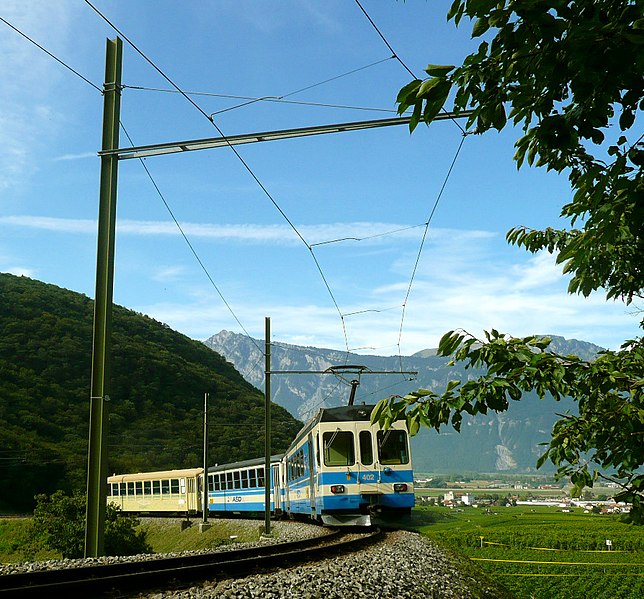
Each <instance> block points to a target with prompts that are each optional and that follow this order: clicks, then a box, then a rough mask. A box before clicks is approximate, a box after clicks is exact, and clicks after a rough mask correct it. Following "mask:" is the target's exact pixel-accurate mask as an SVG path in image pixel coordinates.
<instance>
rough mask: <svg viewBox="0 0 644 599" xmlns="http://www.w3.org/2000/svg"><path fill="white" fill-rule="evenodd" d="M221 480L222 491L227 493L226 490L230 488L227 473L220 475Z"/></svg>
mask: <svg viewBox="0 0 644 599" xmlns="http://www.w3.org/2000/svg"><path fill="white" fill-rule="evenodd" d="M219 479H220V482H221V490H222V491H225V490H226V489H227V488H228V487H227V486H226V473H225V472H222V473H221V474H220V475H219Z"/></svg>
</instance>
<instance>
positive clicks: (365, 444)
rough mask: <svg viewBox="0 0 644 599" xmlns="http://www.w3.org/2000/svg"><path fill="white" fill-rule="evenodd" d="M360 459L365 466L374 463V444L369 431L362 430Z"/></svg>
mask: <svg viewBox="0 0 644 599" xmlns="http://www.w3.org/2000/svg"><path fill="white" fill-rule="evenodd" d="M360 461H361V462H362V463H363V464H364V465H365V466H370V465H371V464H373V445H372V444H371V433H370V432H369V431H360Z"/></svg>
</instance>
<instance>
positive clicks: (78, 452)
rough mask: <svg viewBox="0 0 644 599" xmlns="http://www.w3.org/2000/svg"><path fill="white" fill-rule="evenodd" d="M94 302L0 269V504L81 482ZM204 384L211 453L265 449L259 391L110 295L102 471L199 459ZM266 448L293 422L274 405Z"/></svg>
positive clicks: (282, 444) (224, 455)
mask: <svg viewBox="0 0 644 599" xmlns="http://www.w3.org/2000/svg"><path fill="white" fill-rule="evenodd" d="M92 320H93V302H92V301H91V300H90V299H89V298H87V297H86V296H84V295H80V294H78V293H73V292H71V291H67V290H64V289H61V288H58V287H55V286H53V285H47V284H44V283H41V282H39V281H35V280H32V279H28V278H25V277H16V276H13V275H9V274H0V481H1V483H2V484H0V509H18V510H21V509H23V510H24V509H28V508H29V507H30V506H31V500H32V499H33V496H34V494H36V493H40V492H51V491H53V490H55V489H64V490H74V489H78V490H84V488H85V481H86V462H87V438H88V421H89V390H90V381H89V377H90V363H91V344H92ZM206 392H208V393H210V405H209V419H210V435H209V439H210V456H211V461H212V463H216V462H219V463H221V462H224V461H229V460H237V459H245V458H250V457H256V456H259V455H262V454H263V451H264V435H263V420H264V400H263V395H262V393H261V392H260V391H258V390H257V389H256V388H255V387H253V386H252V385H251V384H249V383H247V382H246V381H245V380H244V379H243V378H242V377H241V375H240V374H239V373H238V372H237V371H236V370H235V369H234V367H233V366H232V365H231V364H230V363H228V362H226V360H225V359H224V358H222V357H221V356H220V355H218V354H217V353H215V352H213V351H211V350H210V349H208V348H207V347H205V346H204V345H203V344H202V343H200V342H198V341H194V340H192V339H189V338H188V337H186V336H184V335H182V334H180V333H177V332H176V331H173V330H171V329H170V328H169V327H167V326H166V325H164V324H162V323H160V322H157V321H155V320H153V319H151V318H148V317H146V316H144V315H142V314H137V313H135V312H132V311H130V310H126V309H124V308H121V307H118V306H115V308H114V325H113V365H112V393H111V397H110V401H109V402H107V404H106V405H107V410H108V413H109V433H108V437H107V440H108V441H107V444H108V452H109V454H108V455H109V459H108V469H109V472H110V473H112V472H131V471H141V470H156V469H166V468H182V467H194V466H200V465H201V464H202V462H203V458H202V447H203V445H202V434H203V433H202V431H203V424H202V423H203V401H204V393H206ZM272 418H273V427H272V430H273V441H272V443H273V449H274V451H275V452H277V451H282V450H284V449H285V448H286V447H287V446H288V444H289V442H290V440H291V439H292V438H293V436H294V434H295V433H296V432H297V431H298V430H299V427H300V426H301V423H299V422H298V421H297V420H295V419H294V418H293V417H292V416H291V415H290V414H289V413H288V412H287V411H286V410H285V409H283V408H281V407H279V406H277V405H273V406H272Z"/></svg>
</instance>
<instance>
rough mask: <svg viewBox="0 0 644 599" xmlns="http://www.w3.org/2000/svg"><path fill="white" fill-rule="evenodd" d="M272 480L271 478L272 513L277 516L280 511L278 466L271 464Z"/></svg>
mask: <svg viewBox="0 0 644 599" xmlns="http://www.w3.org/2000/svg"><path fill="white" fill-rule="evenodd" d="M271 472H272V478H273V481H272V482H273V512H274V513H275V515H276V516H277V515H278V514H279V513H280V512H281V510H280V488H281V486H280V470H279V464H273V465H272V466H271Z"/></svg>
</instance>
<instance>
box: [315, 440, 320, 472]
mask: <svg viewBox="0 0 644 599" xmlns="http://www.w3.org/2000/svg"><path fill="white" fill-rule="evenodd" d="M315 461H316V462H317V465H318V466H319V465H320V435H315Z"/></svg>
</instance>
